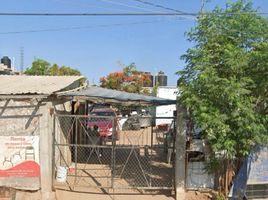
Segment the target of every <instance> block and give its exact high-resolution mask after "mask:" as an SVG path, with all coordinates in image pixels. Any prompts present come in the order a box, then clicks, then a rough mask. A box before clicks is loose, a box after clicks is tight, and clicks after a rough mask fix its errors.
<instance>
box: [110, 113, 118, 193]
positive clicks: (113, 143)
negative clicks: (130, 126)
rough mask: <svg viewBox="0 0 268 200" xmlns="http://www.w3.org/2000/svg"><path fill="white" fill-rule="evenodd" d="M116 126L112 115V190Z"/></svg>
mask: <svg viewBox="0 0 268 200" xmlns="http://www.w3.org/2000/svg"><path fill="white" fill-rule="evenodd" d="M116 126H117V118H116V117H114V118H113V127H112V163H111V164H112V172H111V175H112V177H111V181H112V183H111V187H112V189H113V192H114V189H115V188H114V176H115V164H116V163H115V145H116V141H115V140H116V137H115V134H116V131H117V130H116ZM117 137H118V138H119V137H120V136H117Z"/></svg>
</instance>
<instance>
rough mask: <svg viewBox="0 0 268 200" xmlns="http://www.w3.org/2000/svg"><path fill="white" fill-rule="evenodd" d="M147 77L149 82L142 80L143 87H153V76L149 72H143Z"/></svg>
mask: <svg viewBox="0 0 268 200" xmlns="http://www.w3.org/2000/svg"><path fill="white" fill-rule="evenodd" d="M144 73H145V74H146V75H147V76H148V77H149V80H150V82H144V83H143V87H153V85H154V76H153V75H152V74H151V73H150V72H144Z"/></svg>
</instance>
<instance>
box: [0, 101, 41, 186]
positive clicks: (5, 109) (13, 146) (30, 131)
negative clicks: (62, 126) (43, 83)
mask: <svg viewBox="0 0 268 200" xmlns="http://www.w3.org/2000/svg"><path fill="white" fill-rule="evenodd" d="M45 106H46V103H40V102H38V101H37V100H19V101H14V100H1V101H0V127H1V128H0V137H1V147H0V148H2V149H3V150H2V151H1V155H0V159H2V160H0V168H1V169H2V170H5V172H7V170H12V171H10V173H9V174H6V175H5V174H1V177H0V186H7V187H13V188H18V189H27V190H37V189H39V188H40V176H34V177H27V173H26V174H21V175H20V174H19V171H18V170H15V169H14V168H12V167H16V166H18V165H20V164H21V163H23V162H24V161H26V155H25V154H26V148H27V145H25V144H26V142H25V139H28V138H34V139H35V140H38V141H37V143H38V144H37V147H36V148H37V149H35V150H36V151H37V155H35V161H36V163H37V164H40V159H39V158H40V154H39V151H40V148H39V139H40V135H41V129H42V126H44V123H43V119H42V118H43V116H42V114H41V112H40V109H42V108H43V107H45ZM3 141H5V142H3ZM29 146H30V144H29ZM18 154H20V155H18ZM20 160H21V161H20ZM31 160H33V159H31ZM12 165H13V166H12Z"/></svg>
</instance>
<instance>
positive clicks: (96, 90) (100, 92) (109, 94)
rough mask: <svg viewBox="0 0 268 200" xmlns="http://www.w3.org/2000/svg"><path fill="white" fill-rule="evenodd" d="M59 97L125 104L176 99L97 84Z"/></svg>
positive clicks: (151, 103)
mask: <svg viewBox="0 0 268 200" xmlns="http://www.w3.org/2000/svg"><path fill="white" fill-rule="evenodd" d="M58 97H65V98H73V99H83V100H88V101H91V102H93V103H107V104H124V105H170V104H176V100H171V99H165V98H159V97H154V96H146V95H141V94H136V93H129V92H123V91H118V90H111V89H106V88H101V87H96V86H88V87H86V88H81V89H79V90H77V91H69V92H64V93H59V94H58Z"/></svg>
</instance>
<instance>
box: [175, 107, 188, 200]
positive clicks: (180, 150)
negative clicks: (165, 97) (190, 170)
mask: <svg viewBox="0 0 268 200" xmlns="http://www.w3.org/2000/svg"><path fill="white" fill-rule="evenodd" d="M185 113H186V112H185V109H183V107H182V106H181V105H178V104H177V119H176V123H177V127H176V141H175V148H176V154H175V192H176V200H185V199H186V197H185V179H186V170H185V154H186V122H185Z"/></svg>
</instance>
